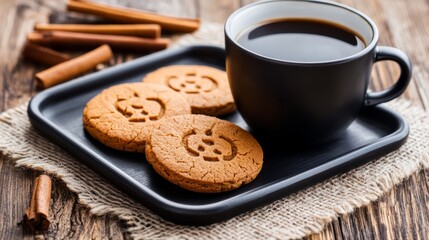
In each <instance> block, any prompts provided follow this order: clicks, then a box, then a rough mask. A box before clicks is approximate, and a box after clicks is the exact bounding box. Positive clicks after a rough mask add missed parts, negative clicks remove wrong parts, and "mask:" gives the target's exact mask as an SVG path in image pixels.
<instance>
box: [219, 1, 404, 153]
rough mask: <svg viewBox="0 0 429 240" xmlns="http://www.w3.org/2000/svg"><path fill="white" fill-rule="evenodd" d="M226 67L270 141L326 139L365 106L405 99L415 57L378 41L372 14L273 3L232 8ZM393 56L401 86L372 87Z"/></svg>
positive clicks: (240, 106) (325, 4)
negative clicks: (377, 69) (378, 68)
mask: <svg viewBox="0 0 429 240" xmlns="http://www.w3.org/2000/svg"><path fill="white" fill-rule="evenodd" d="M224 30H225V51H226V72H227V74H228V79H229V83H230V87H231V92H232V94H233V97H234V101H235V103H236V106H237V110H238V111H239V112H240V114H241V116H242V117H243V119H244V120H245V121H246V123H247V125H248V126H249V127H250V130H251V131H252V133H254V134H255V136H258V137H264V138H265V139H268V140H269V139H281V140H282V143H284V142H293V143H300V144H301V143H303V144H307V143H309V144H311V145H314V144H319V143H324V142H327V141H332V140H334V139H336V138H337V137H339V136H341V135H342V134H344V133H345V132H346V129H347V128H348V126H349V125H350V124H351V123H352V122H353V121H354V120H355V119H356V117H357V116H358V114H359V112H360V111H361V110H362V108H364V107H374V106H376V105H378V104H380V103H384V102H387V101H390V100H392V99H394V98H396V97H398V96H400V95H401V94H402V93H403V92H404V90H405V89H406V87H407V86H408V84H409V81H410V79H411V62H410V60H409V58H408V57H407V55H406V54H405V53H404V52H402V51H401V50H399V49H396V48H392V47H386V46H378V39H379V32H378V30H377V26H376V25H375V23H374V22H373V21H372V20H371V19H370V18H369V17H368V16H366V15H365V14H363V13H361V12H360V11H358V10H356V9H353V8H351V7H349V6H346V5H344V4H340V3H336V2H333V1H326V0H265V1H259V2H255V3H252V4H249V5H246V6H244V7H242V8H240V9H238V10H237V11H235V12H234V13H232V14H231V15H230V16H229V17H228V19H227V21H226V23H225V29H224ZM385 60H392V61H394V62H396V63H397V64H398V65H399V67H400V69H401V73H400V76H399V78H398V79H397V81H396V82H395V84H394V85H393V86H391V87H390V88H388V89H385V90H382V91H379V92H370V91H368V86H369V83H370V80H371V71H372V68H373V66H374V64H375V63H376V62H379V61H385Z"/></svg>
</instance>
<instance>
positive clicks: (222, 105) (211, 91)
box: [143, 65, 235, 116]
mask: <svg viewBox="0 0 429 240" xmlns="http://www.w3.org/2000/svg"><path fill="white" fill-rule="evenodd" d="M143 81H144V82H147V83H157V84H163V85H165V86H168V87H169V88H171V89H173V90H174V91H176V92H179V93H181V94H183V96H185V98H186V99H187V100H188V102H189V104H190V105H191V108H192V113H194V114H205V115H211V116H220V115H225V114H228V113H231V112H233V111H235V103H234V100H233V97H232V93H231V90H230V88H229V82H228V77H227V75H226V73H225V71H221V70H219V69H216V68H213V67H208V66H199V65H172V66H167V67H162V68H159V69H157V70H155V71H153V72H151V73H149V74H147V75H146V76H145V77H144V79H143Z"/></svg>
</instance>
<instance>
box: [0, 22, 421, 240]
mask: <svg viewBox="0 0 429 240" xmlns="http://www.w3.org/2000/svg"><path fill="white" fill-rule="evenodd" d="M222 41H223V33H222V26H220V25H212V24H205V25H203V28H202V29H201V30H200V31H199V32H197V33H195V34H193V35H185V36H182V37H180V38H179V39H178V42H177V43H176V45H175V46H172V47H176V46H178V45H183V44H189V43H196V42H198V43H208V44H222ZM387 106H388V107H390V108H391V109H393V110H395V111H397V112H399V113H400V114H402V115H403V116H404V117H405V118H406V120H407V121H408V123H409V124H410V128H411V130H410V135H409V138H408V140H407V142H406V143H405V144H404V145H403V146H402V147H401V148H400V149H399V150H397V151H395V152H392V153H390V154H387V155H386V156H384V157H381V158H379V159H374V160H373V161H371V162H370V163H368V164H366V165H364V166H362V167H359V168H357V169H354V170H352V171H350V172H348V173H345V174H341V175H339V176H336V177H333V178H331V179H329V180H327V181H324V182H321V183H319V184H317V185H315V186H312V187H309V188H307V189H305V190H302V191H300V192H297V193H295V194H292V195H289V196H287V197H285V198H283V199H281V200H278V201H275V202H273V203H271V204H270V205H268V206H265V207H262V208H258V209H255V210H253V211H250V212H247V213H245V214H242V215H240V216H237V217H235V218H233V219H230V220H228V221H225V222H221V223H217V224H213V225H209V226H204V227H185V226H180V225H175V224H173V223H170V222H167V221H164V220H163V219H161V218H160V217H159V216H158V215H156V214H154V213H152V212H151V211H150V210H148V209H147V208H146V207H145V206H142V205H141V204H139V203H137V202H135V201H133V200H132V199H130V198H129V197H128V195H125V194H124V193H122V192H121V191H119V190H118V189H116V188H115V187H113V186H112V185H110V184H109V183H108V182H107V181H106V180H104V179H103V178H101V177H100V176H98V175H97V174H96V173H94V172H93V171H92V170H90V169H88V168H87V167H85V166H84V165H82V164H81V163H80V162H78V161H77V160H76V159H74V158H73V157H71V156H70V155H69V154H68V153H66V152H64V151H63V150H62V149H61V148H59V147H58V146H57V145H55V144H54V143H52V142H50V141H49V140H47V139H45V138H44V137H42V136H40V135H39V134H38V133H37V131H36V130H35V129H33V128H32V126H31V125H30V122H29V120H28V116H27V113H26V110H27V105H22V106H20V107H17V108H15V109H10V110H7V111H6V112H4V113H2V114H1V115H0V133H1V137H0V150H1V151H2V152H3V154H5V155H7V156H8V157H10V158H11V159H13V160H14V162H15V163H16V166H18V167H25V168H31V169H37V170H42V171H45V172H47V173H49V174H51V175H53V176H55V177H57V178H58V179H61V180H63V181H64V182H65V183H66V184H67V187H68V188H69V189H70V190H71V191H73V192H75V193H76V194H77V195H78V197H79V202H80V203H82V204H85V205H87V206H88V207H89V208H90V209H91V212H92V213H94V214H96V215H102V214H112V215H116V216H118V217H119V219H122V220H124V221H125V222H126V224H127V227H126V229H127V231H128V232H129V233H130V235H131V236H132V237H134V238H136V239H154V238H156V239H165V238H184V239H189V238H198V239H254V238H258V239H273V238H279V239H290V238H301V237H304V236H306V235H309V234H311V233H317V232H319V231H321V230H322V229H323V227H324V226H325V225H326V224H327V223H329V222H330V221H331V220H333V219H334V218H336V217H337V215H338V214H345V213H350V212H352V211H353V210H354V209H355V208H358V207H361V206H364V205H366V204H369V203H370V202H371V201H374V200H377V198H378V197H380V196H381V195H382V194H383V193H385V192H387V191H389V189H391V188H392V187H393V186H394V185H395V184H398V183H400V182H401V181H402V180H404V179H405V178H407V177H408V176H410V175H411V174H413V173H414V172H416V171H419V170H420V169H422V168H428V167H429V153H428V152H429V151H428V150H429V147H428V146H429V116H428V115H427V114H426V113H425V112H424V111H423V110H422V109H420V108H418V107H415V106H413V105H411V104H410V103H409V102H406V101H405V100H397V101H392V102H390V103H388V104H387Z"/></svg>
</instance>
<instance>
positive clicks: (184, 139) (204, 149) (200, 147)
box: [146, 114, 263, 193]
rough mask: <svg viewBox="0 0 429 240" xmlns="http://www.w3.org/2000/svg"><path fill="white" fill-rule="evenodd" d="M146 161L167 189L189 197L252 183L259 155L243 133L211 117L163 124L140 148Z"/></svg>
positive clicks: (190, 117)
mask: <svg viewBox="0 0 429 240" xmlns="http://www.w3.org/2000/svg"><path fill="white" fill-rule="evenodd" d="M146 159H147V161H148V162H149V163H150V164H151V165H152V166H153V168H154V169H155V171H156V172H157V173H158V174H160V175H161V176H162V177H164V178H165V179H167V180H168V181H170V182H171V183H173V184H176V185H178V186H180V187H182V188H185V189H188V190H190V191H195V192H206V193H215V192H223V191H230V190H233V189H236V188H238V187H240V186H242V185H244V184H247V183H249V182H251V181H253V180H254V179H255V178H256V177H257V175H258V174H259V172H260V171H261V169H262V164H263V151H262V148H261V146H260V145H259V143H258V142H257V140H256V139H255V138H253V136H252V135H251V134H250V133H249V132H247V131H246V130H244V129H242V128H240V127H239V126H237V125H235V124H233V123H231V122H229V121H226V120H221V119H218V118H216V117H211V116H206V115H201V114H189V115H182V116H174V117H170V118H168V119H166V118H164V119H162V120H160V121H158V124H157V125H156V129H154V131H153V134H152V136H151V138H150V140H149V142H147V143H146Z"/></svg>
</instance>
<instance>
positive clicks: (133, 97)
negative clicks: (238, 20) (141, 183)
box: [83, 82, 191, 152]
mask: <svg viewBox="0 0 429 240" xmlns="http://www.w3.org/2000/svg"><path fill="white" fill-rule="evenodd" d="M189 113H191V107H190V106H189V104H188V102H187V101H186V99H185V98H184V97H183V96H182V95H180V94H178V93H176V92H174V91H172V90H171V89H169V88H167V87H165V86H162V85H157V84H149V83H141V82H140V83H125V84H119V85H116V86H112V87H110V88H108V89H105V90H103V91H102V92H101V93H100V94H98V95H97V96H95V97H94V98H92V99H91V100H90V101H89V102H88V103H87V104H86V106H85V109H84V111H83V126H84V127H85V129H86V130H87V132H88V133H89V134H90V135H91V136H93V137H94V138H96V139H97V140H99V141H100V142H102V143H103V144H105V145H107V146H109V147H112V148H115V149H118V150H124V151H131V152H144V150H145V146H144V145H145V143H146V141H147V140H148V139H149V136H150V132H151V130H152V128H153V125H154V123H156V122H157V120H159V119H161V118H164V117H170V116H175V115H181V114H189Z"/></svg>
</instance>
